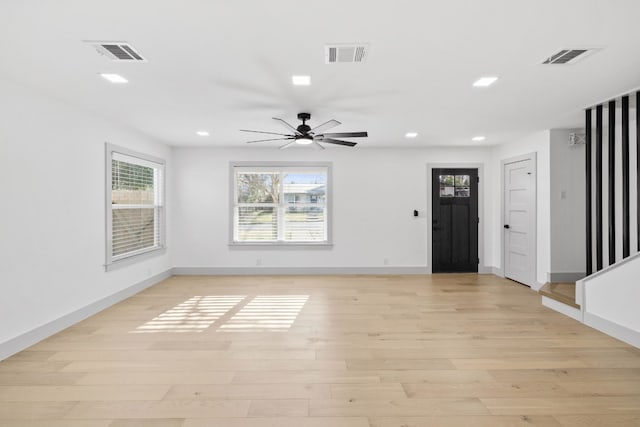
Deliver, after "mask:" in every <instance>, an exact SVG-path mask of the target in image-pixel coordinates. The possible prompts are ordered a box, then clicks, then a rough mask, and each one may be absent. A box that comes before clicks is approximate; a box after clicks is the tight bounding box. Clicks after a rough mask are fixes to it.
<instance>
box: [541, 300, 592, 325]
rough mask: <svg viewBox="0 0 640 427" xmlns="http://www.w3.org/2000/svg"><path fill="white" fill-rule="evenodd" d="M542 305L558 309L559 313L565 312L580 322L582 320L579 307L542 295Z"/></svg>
mask: <svg viewBox="0 0 640 427" xmlns="http://www.w3.org/2000/svg"><path fill="white" fill-rule="evenodd" d="M542 305H544V306H545V307H547V308H550V309H551V310H554V311H557V312H558V313H561V314H564V315H565V316H569V317H571V318H572V319H573V320H577V321H578V322H581V321H582V313H581V312H580V310H579V309H577V308H575V307H571V306H570V305H567V304H563V303H561V302H560V301H556V300H554V299H553V298H549V297H545V296H542Z"/></svg>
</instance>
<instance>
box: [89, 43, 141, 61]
mask: <svg viewBox="0 0 640 427" xmlns="http://www.w3.org/2000/svg"><path fill="white" fill-rule="evenodd" d="M87 43H89V44H90V45H92V46H93V47H95V48H96V50H97V51H98V53H100V54H101V55H104V56H106V57H107V58H109V59H111V60H112V61H128V62H129V61H130V62H147V60H146V59H144V58H143V57H142V55H140V54H139V53H138V52H137V51H136V50H135V49H134V48H133V46H131V45H130V44H129V43H126V42H94V41H90V42H87Z"/></svg>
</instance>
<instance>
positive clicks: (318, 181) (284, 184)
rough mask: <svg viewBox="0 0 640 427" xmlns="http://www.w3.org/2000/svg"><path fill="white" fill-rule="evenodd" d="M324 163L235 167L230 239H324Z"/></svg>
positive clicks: (326, 235) (326, 172) (326, 223)
mask: <svg viewBox="0 0 640 427" xmlns="http://www.w3.org/2000/svg"><path fill="white" fill-rule="evenodd" d="M329 171H330V168H329V166H328V165H327V166H313V167H311V166H306V167H305V166H264V165H261V166H234V167H233V242H234V243H278V244H280V243H282V244H287V243H329V215H328V213H329V210H328V206H329V191H328V190H329V185H330V179H329V178H330V176H329Z"/></svg>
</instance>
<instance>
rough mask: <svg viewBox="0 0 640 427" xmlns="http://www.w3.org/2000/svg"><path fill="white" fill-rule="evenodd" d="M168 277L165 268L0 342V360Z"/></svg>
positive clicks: (168, 272) (168, 271)
mask: <svg viewBox="0 0 640 427" xmlns="http://www.w3.org/2000/svg"><path fill="white" fill-rule="evenodd" d="M169 277H171V270H167V271H165V272H164V273H160V274H156V275H155V276H152V277H149V278H148V279H145V280H143V281H141V282H138V283H136V284H135V285H132V286H130V287H128V288H126V289H123V290H121V291H119V292H116V293H115V294H113V295H109V296H108V297H105V298H102V299H100V300H98V301H96V302H93V303H91V304H89V305H87V306H85V307H82V308H80V309H78V310H75V311H73V312H71V313H68V314H65V315H64V316H62V317H60V318H58V319H55V320H52V321H51V322H48V323H45V324H44V325H41V326H38V327H37V328H35V329H32V330H30V331H28V332H25V333H24V334H22V335H18V336H17V337H15V338H12V339H10V340H8V341H5V342H3V343H0V360H4V359H6V358H7V357H9V356H12V355H14V354H16V353H18V352H20V351H22V350H24V349H26V348H28V347H31V346H32V345H34V344H36V343H38V342H40V341H42V340H43V339H45V338H48V337H50V336H51V335H54V334H57V333H58V332H60V331H62V330H63V329H66V328H68V327H69V326H72V325H75V324H76V323H78V322H80V321H81V320H84V319H86V318H87V317H90V316H93V315H94V314H96V313H99V312H100V311H102V310H104V309H106V308H109V307H111V306H112V305H114V304H117V303H119V302H120V301H123V300H125V299H127V298H129V297H130V296H133V295H135V294H137V293H138V292H140V291H143V290H145V289H147V288H148V287H151V286H153V285H155V284H156V283H159V282H161V281H163V280H165V279H167V278H169Z"/></svg>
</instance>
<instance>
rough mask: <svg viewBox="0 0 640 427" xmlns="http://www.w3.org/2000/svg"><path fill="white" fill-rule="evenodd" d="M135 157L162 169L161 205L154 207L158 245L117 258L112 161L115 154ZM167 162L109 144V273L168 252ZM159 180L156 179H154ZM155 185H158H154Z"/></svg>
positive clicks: (107, 247) (106, 191)
mask: <svg viewBox="0 0 640 427" xmlns="http://www.w3.org/2000/svg"><path fill="white" fill-rule="evenodd" d="M116 153H117V154H119V155H123V156H128V157H132V158H134V159H138V160H140V161H141V163H151V164H152V165H153V167H154V168H157V169H159V171H160V177H159V179H158V184H157V185H158V187H159V188H154V192H156V194H157V199H158V204H154V205H153V206H154V207H153V210H154V216H155V217H156V219H157V221H158V243H157V245H155V246H153V247H149V248H144V249H138V250H135V251H130V252H127V253H124V254H120V255H117V256H113V208H112V202H113V197H112V196H113V194H112V186H113V176H112V172H113V169H112V161H113V160H114V154H116ZM165 171H166V162H165V160H164V159H162V158H159V157H155V156H151V155H148V154H145V153H140V152H138V151H134V150H130V149H128V148H124V147H120V146H117V145H114V144H110V143H108V142H107V143H105V264H104V267H105V270H106V271H111V270H113V269H116V268H119V267H123V266H126V265H130V264H134V263H136V262H139V261H141V260H143V259H146V258H149V257H152V256H156V255H160V254H163V253H165V252H166V184H165V180H166V173H165ZM154 181H155V180H154ZM154 184H155V182H154Z"/></svg>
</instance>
